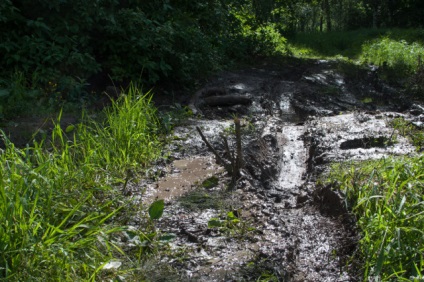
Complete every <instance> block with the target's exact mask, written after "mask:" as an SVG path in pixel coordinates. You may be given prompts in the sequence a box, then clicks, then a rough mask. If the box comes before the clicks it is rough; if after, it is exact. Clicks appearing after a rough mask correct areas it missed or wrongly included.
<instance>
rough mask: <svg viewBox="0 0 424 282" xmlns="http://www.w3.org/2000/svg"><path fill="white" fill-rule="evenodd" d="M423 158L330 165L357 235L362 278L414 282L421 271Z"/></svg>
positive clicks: (423, 263)
mask: <svg viewBox="0 0 424 282" xmlns="http://www.w3.org/2000/svg"><path fill="white" fill-rule="evenodd" d="M423 175H424V157H423V156H420V157H415V158H408V157H401V158H388V159H382V160H377V161H367V162H362V163H356V164H339V165H335V166H334V167H333V168H332V170H331V172H330V174H329V180H328V181H330V182H333V183H337V187H339V189H341V190H342V191H343V192H344V193H345V194H346V196H347V202H348V206H349V208H350V210H352V212H353V213H354V214H355V216H356V218H357V221H358V226H359V228H360V230H361V234H362V239H361V241H360V251H361V256H362V257H361V259H362V260H363V262H364V275H365V276H364V279H365V280H379V281H411V280H412V281H419V280H420V279H423V278H424V277H423V276H422V275H423V270H424V257H423V253H424V232H423V230H424V214H423V207H424V206H423V204H424V193H423V191H424V189H423V188H424V181H423Z"/></svg>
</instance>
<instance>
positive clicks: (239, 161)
mask: <svg viewBox="0 0 424 282" xmlns="http://www.w3.org/2000/svg"><path fill="white" fill-rule="evenodd" d="M234 124H235V126H236V146H237V147H236V150H237V156H236V164H237V171H238V173H239V172H240V169H242V168H243V167H244V163H243V152H242V149H241V129H240V119H239V118H237V117H236V118H234Z"/></svg>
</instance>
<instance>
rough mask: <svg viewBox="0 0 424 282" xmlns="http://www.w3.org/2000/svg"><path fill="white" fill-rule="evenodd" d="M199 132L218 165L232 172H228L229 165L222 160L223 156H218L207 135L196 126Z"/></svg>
mask: <svg viewBox="0 0 424 282" xmlns="http://www.w3.org/2000/svg"><path fill="white" fill-rule="evenodd" d="M196 129H197V132H199V134H200V137H201V138H202V140H203V142H205V144H206V146H207V147H208V148H209V150H210V151H211V152H212V153H213V154H214V155H215V157H216V161H217V163H218V164H221V165H223V166H224V167H225V168H226V169H227V171H228V172H230V171H229V170H228V167H229V165H228V164H227V162H226V161H225V160H224V159H223V158H221V156H220V155H219V154H218V152H217V151H216V150H215V149H214V148H213V147H212V145H211V143H209V141H208V140H207V139H206V137H205V135H203V132H202V130H200V127H198V126H196Z"/></svg>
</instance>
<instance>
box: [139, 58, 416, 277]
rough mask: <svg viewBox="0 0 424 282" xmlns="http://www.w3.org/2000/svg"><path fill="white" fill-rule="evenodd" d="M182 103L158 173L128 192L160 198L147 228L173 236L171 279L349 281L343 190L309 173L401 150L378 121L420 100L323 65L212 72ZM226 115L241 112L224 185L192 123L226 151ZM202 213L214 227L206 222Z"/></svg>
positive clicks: (370, 74) (350, 242) (352, 270)
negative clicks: (236, 157) (235, 158)
mask: <svg viewBox="0 0 424 282" xmlns="http://www.w3.org/2000/svg"><path fill="white" fill-rule="evenodd" d="M190 106H191V107H192V109H193V111H194V112H195V114H196V117H195V118H192V119H189V120H187V121H186V123H185V124H184V125H182V126H180V127H178V128H176V129H175V131H174V135H175V136H174V141H173V142H172V143H171V144H170V147H169V149H170V151H171V152H172V153H171V159H173V160H174V161H173V162H171V163H170V164H169V165H168V166H166V167H164V168H160V169H163V170H164V171H165V176H164V177H161V178H160V179H159V180H157V181H153V182H151V183H141V184H139V186H133V187H132V189H133V193H134V195H141V192H140V191H141V190H143V191H145V192H143V196H142V197H143V199H144V200H145V201H152V200H153V199H155V198H165V200H166V202H167V203H168V205H167V206H166V212H165V215H164V218H163V219H161V221H160V222H159V228H160V229H161V230H162V231H163V232H170V233H174V234H176V235H177V237H176V239H175V240H174V241H173V242H172V244H171V248H172V250H173V251H172V252H171V255H169V257H166V258H162V262H164V263H167V264H170V265H172V266H174V267H176V268H177V269H179V270H181V273H180V275H181V276H180V277H179V278H178V279H183V280H188V281H259V280H257V279H258V278H261V279H265V280H260V281H358V280H359V279H360V278H359V275H360V270H359V269H358V267H357V266H353V265H351V264H350V263H349V257H350V256H351V255H352V254H353V253H354V252H355V249H356V243H357V240H358V238H359V237H358V234H357V232H356V230H355V223H354V220H353V219H352V218H351V217H350V216H349V214H348V211H346V209H345V206H344V202H343V195H341V194H340V193H338V192H336V191H332V190H331V188H330V187H317V186H316V180H317V178H318V177H319V176H320V175H322V174H323V173H325V171H326V170H327V169H328V165H329V164H330V163H331V162H335V161H336V162H339V161H349V160H363V159H369V158H381V157H384V156H387V155H401V154H413V153H414V151H415V149H414V147H413V146H412V145H411V144H409V142H408V140H406V139H404V138H403V137H401V136H399V135H397V137H396V142H394V140H395V139H394V136H395V135H396V132H394V130H393V129H392V128H391V127H390V126H389V125H388V123H389V121H390V120H391V119H393V118H395V117H398V116H403V117H405V118H407V119H410V120H412V121H419V120H420V119H422V118H423V117H424V108H422V107H421V106H420V105H417V104H412V102H410V101H408V100H407V99H405V98H402V95H401V94H400V93H399V91H398V90H397V89H396V88H393V87H390V86H388V85H385V84H384V83H382V82H381V81H380V80H379V79H378V72H377V71H376V70H373V69H371V68H370V69H359V68H358V69H357V70H354V71H352V70H351V69H345V68H343V67H341V65H340V64H339V63H338V62H335V61H309V62H307V63H295V62H293V63H287V64H285V65H284V66H281V65H277V64H275V65H274V64H264V65H263V66H261V67H258V68H249V69H244V70H239V71H233V72H224V73H221V74H220V75H218V76H216V77H214V78H212V79H211V80H210V82H209V83H208V84H207V85H205V86H204V87H203V88H201V89H199V91H198V92H197V93H196V95H195V96H194V98H193V99H192V101H191V105H190ZM234 116H237V117H239V118H240V119H241V120H242V138H243V140H242V148H243V157H244V161H245V166H244V168H243V170H242V171H241V177H240V178H239V179H238V180H237V182H236V184H235V186H234V187H233V188H229V183H230V180H231V177H230V176H229V175H228V174H227V173H226V172H225V170H224V168H223V167H222V166H219V165H216V164H215V157H214V155H213V154H212V153H211V152H210V151H209V150H208V149H207V147H206V146H205V144H204V142H203V141H202V140H201V138H200V136H199V134H198V133H197V132H196V129H195V128H196V126H198V127H200V128H201V129H202V131H203V133H204V135H205V136H206V138H207V139H208V140H209V142H210V143H211V144H212V145H213V146H214V147H215V148H216V149H217V150H218V151H219V153H220V154H222V155H225V147H224V145H223V141H222V137H220V135H222V134H224V135H226V136H227V138H228V139H229V141H230V147H231V148H232V150H234V148H235V145H234V142H235V141H234V138H233V137H232V136H233V131H234V129H233V121H232V120H233V117H234ZM205 180H208V181H209V182H212V184H208V183H209V182H205ZM140 187H142V188H143V189H140ZM228 212H232V213H230V214H229V213H228ZM213 218H215V219H216V220H218V221H219V222H220V224H221V227H220V228H217V227H212V226H209V227H208V222H209V221H210V220H211V219H213ZM172 253H174V254H176V253H180V254H181V253H184V256H183V257H181V256H174V255H172ZM267 277H268V278H269V279H275V280H266V279H267ZM178 279H177V280H178Z"/></svg>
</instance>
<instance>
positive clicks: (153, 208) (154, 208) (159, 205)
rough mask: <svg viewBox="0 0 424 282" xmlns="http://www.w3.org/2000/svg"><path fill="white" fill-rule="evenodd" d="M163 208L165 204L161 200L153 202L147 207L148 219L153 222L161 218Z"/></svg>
mask: <svg viewBox="0 0 424 282" xmlns="http://www.w3.org/2000/svg"><path fill="white" fill-rule="evenodd" d="M164 207H165V202H164V201H163V200H157V201H155V202H153V203H152V204H151V205H150V207H149V217H150V219H152V220H154V219H159V218H161V217H162V214H163V209H164Z"/></svg>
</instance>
